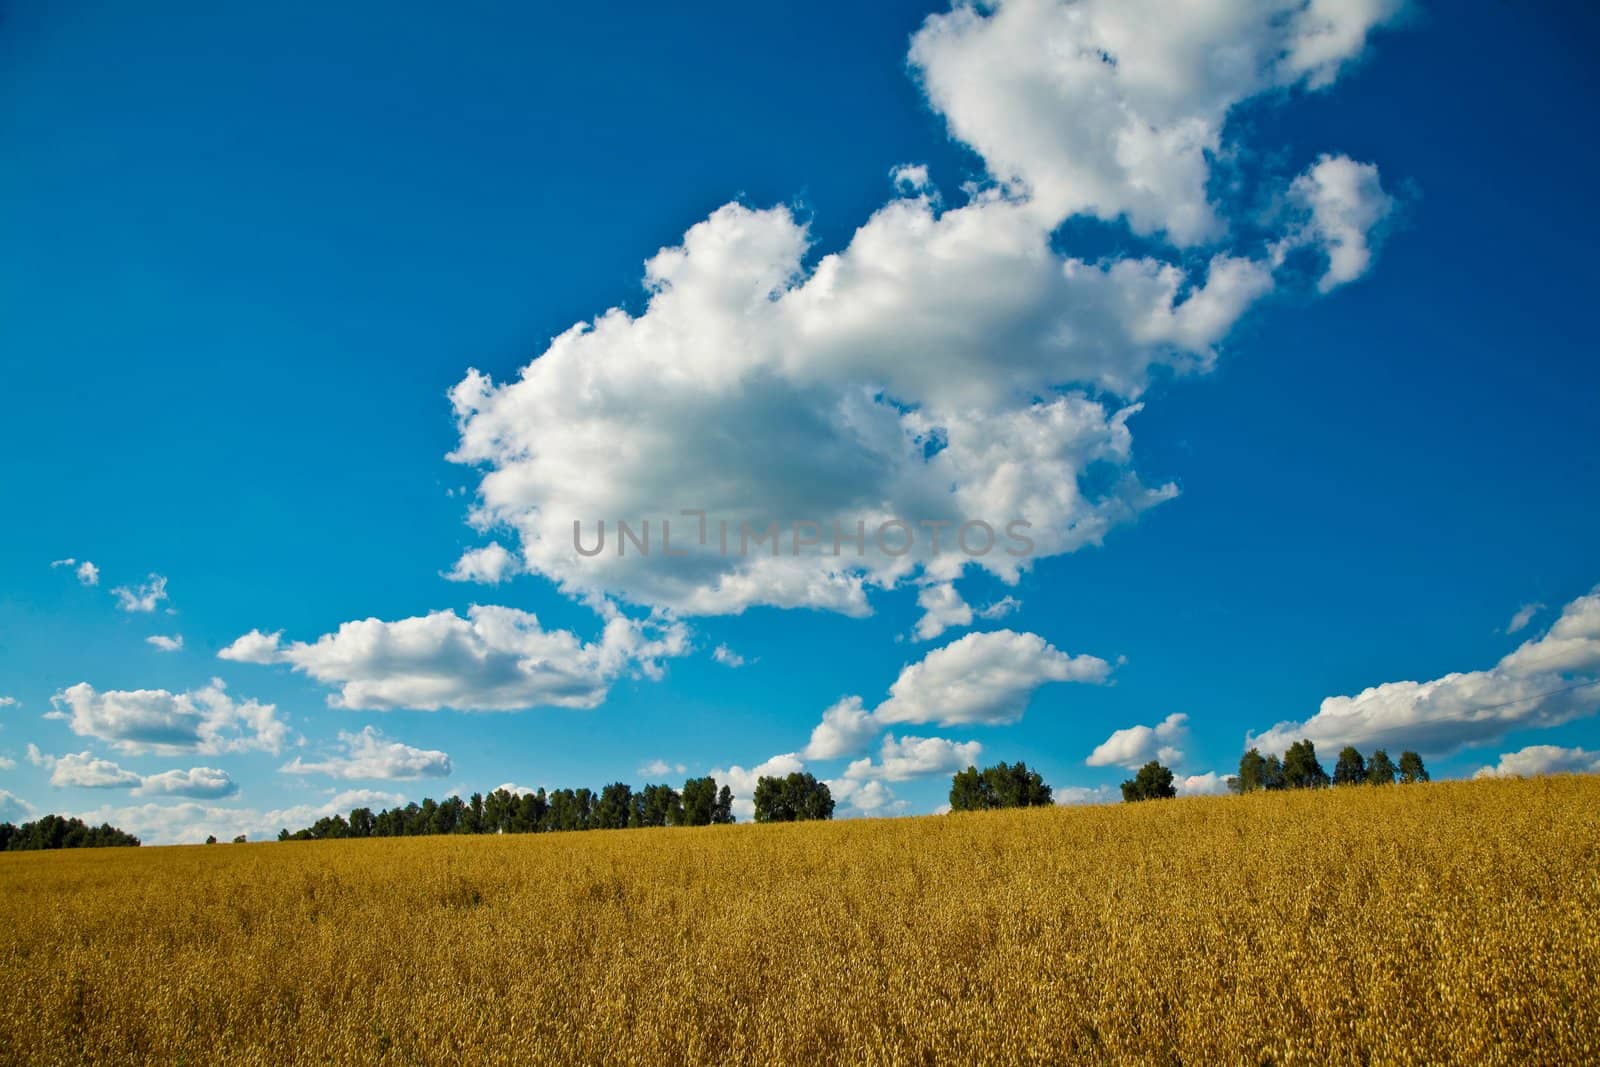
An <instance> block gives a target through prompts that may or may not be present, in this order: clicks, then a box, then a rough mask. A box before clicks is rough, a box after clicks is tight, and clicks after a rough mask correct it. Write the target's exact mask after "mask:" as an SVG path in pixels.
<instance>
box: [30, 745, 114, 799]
mask: <svg viewBox="0 0 1600 1067" xmlns="http://www.w3.org/2000/svg"><path fill="white" fill-rule="evenodd" d="M28 762H29V763H31V764H33V765H34V766H35V767H44V768H46V769H48V770H49V771H50V784H51V785H53V786H55V787H56V788H58V789H67V788H75V789H130V788H132V787H133V786H136V785H138V784H139V776H138V775H137V774H134V773H133V772H132V771H125V770H123V769H122V768H121V767H119V766H117V765H116V764H115V763H112V762H111V761H110V760H103V759H98V758H96V757H95V756H94V754H93V753H90V752H72V753H68V754H67V755H65V756H48V755H45V754H44V753H42V752H40V751H39V748H38V746H37V745H29V746H28Z"/></svg>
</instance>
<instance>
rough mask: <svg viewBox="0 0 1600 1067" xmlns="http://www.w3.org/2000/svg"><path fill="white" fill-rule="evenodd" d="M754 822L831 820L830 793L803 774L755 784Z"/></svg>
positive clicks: (825, 785) (831, 797) (760, 781)
mask: <svg viewBox="0 0 1600 1067" xmlns="http://www.w3.org/2000/svg"><path fill="white" fill-rule="evenodd" d="M755 808H756V822H800V821H805V820H808V819H831V818H833V793H832V791H831V790H829V789H828V786H827V783H826V782H819V781H817V779H816V778H815V777H814V776H813V775H811V774H809V773H806V772H804V771H795V772H794V773H792V774H790V775H789V776H788V777H786V778H772V777H765V776H764V777H762V778H760V779H758V780H757V781H756V794H755Z"/></svg>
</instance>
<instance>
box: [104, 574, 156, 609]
mask: <svg viewBox="0 0 1600 1067" xmlns="http://www.w3.org/2000/svg"><path fill="white" fill-rule="evenodd" d="M111 595H112V596H114V597H116V598H117V607H118V608H120V609H122V610H123V611H133V612H150V611H154V610H156V605H158V604H160V603H161V602H162V601H163V600H166V599H167V580H166V579H165V578H163V577H162V576H161V575H159V574H152V575H150V577H149V579H148V580H146V581H145V583H144V584H143V585H136V586H132V587H129V586H125V585H119V586H117V587H116V588H115V589H113V590H111Z"/></svg>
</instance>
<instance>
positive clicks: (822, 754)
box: [801, 696, 883, 759]
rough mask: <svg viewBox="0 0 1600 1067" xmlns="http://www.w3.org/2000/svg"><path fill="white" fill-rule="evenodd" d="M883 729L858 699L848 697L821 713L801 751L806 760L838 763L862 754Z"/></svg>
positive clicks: (856, 697)
mask: <svg viewBox="0 0 1600 1067" xmlns="http://www.w3.org/2000/svg"><path fill="white" fill-rule="evenodd" d="M882 728H883V727H882V726H880V725H879V724H878V721H877V720H876V719H875V718H873V716H872V713H871V712H869V711H868V710H867V709H866V708H865V707H864V706H863V705H862V702H861V698H860V697H858V696H848V697H845V698H844V699H843V700H841V701H839V702H838V703H837V704H835V705H833V706H832V707H830V708H829V709H828V710H826V711H824V712H823V713H822V721H821V722H819V723H818V724H817V725H816V728H815V729H813V730H812V731H811V741H810V743H809V744H807V745H806V747H805V748H804V749H803V750H802V751H801V755H802V756H804V757H805V758H806V759H838V758H839V757H841V756H849V755H853V754H854V753H856V752H859V751H860V750H861V749H862V748H863V747H864V746H865V745H866V743H867V742H868V741H871V740H872V738H873V736H874V735H875V734H877V732H878V731H879V730H881V729H882Z"/></svg>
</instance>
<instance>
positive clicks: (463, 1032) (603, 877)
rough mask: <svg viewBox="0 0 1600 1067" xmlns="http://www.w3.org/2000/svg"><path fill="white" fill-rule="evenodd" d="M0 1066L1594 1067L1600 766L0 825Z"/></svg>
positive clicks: (1599, 1017) (1599, 1004) (1599, 1037)
mask: <svg viewBox="0 0 1600 1067" xmlns="http://www.w3.org/2000/svg"><path fill="white" fill-rule="evenodd" d="M0 891H3V895H0V989H3V990H4V991H5V1001H4V1008H3V1010H0V1061H4V1062H7V1063H28V1064H69V1063H72V1064H75V1063H138V1062H144V1063H157V1064H206V1063H215V1062H233V1063H258V1064H274V1065H276V1064H289V1063H347V1062H349V1063H355V1062H377V1063H393V1064H403V1063H429V1064H434V1063H437V1064H456V1063H505V1064H542V1063H548V1064H568V1063H607V1064H611V1063H639V1064H675V1063H733V1062H738V1063H759V1064H814V1063H826V1062H859V1063H882V1064H902V1063H903V1064H923V1063H935V1062H937V1063H963V1064H965V1063H973V1064H982V1063H1017V1062H1045V1063H1062V1062H1106V1063H1172V1064H1176V1063H1185V1064H1213V1063H1219V1064H1226V1063H1252V1064H1253V1063H1274V1064H1295V1063H1306V1064H1310V1063H1327V1062H1333V1063H1354V1062H1375V1063H1438V1062H1456V1063H1473V1064H1478V1063H1517V1064H1523V1063H1541V1064H1552V1063H1574V1064H1577V1063H1600V992H1597V984H1596V983H1597V981H1600V778H1593V777H1585V778H1579V777H1563V778H1547V779H1538V780H1530V781H1498V780H1497V781H1481V782H1453V783H1438V784H1433V785H1425V786H1395V787H1387V788H1367V787H1355V788H1348V789H1337V790H1322V791H1317V792H1307V793H1287V794H1286V793H1277V794H1253V795H1250V796H1245V797H1237V798H1232V797H1230V798H1218V799H1192V800H1176V801H1157V802H1151V803H1145V804H1136V805H1126V806H1119V807H1107V808H1077V809H1070V808H1055V809H1032V810H1020V811H1009V812H990V813H978V814H971V815H957V816H943V817H929V818H919V819H902V820H892V821H859V822H836V823H827V824H821V823H812V824H792V825H769V826H735V827H707V828H703V829H683V830H636V831H611V832H593V833H578V834H549V835H529V836H514V837H439V838H409V839H376V840H359V841H328V842H305V843H284V844H279V843H270V844H252V845H219V846H214V847H190V848H140V849H106V850H97V851H83V852H74V853H66V852H62V853H30V854H14V853H13V854H5V855H0Z"/></svg>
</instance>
